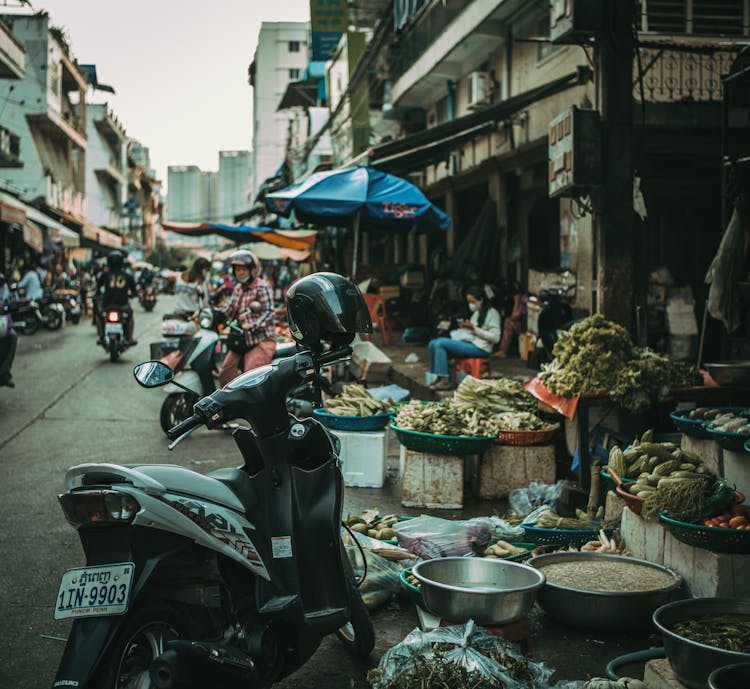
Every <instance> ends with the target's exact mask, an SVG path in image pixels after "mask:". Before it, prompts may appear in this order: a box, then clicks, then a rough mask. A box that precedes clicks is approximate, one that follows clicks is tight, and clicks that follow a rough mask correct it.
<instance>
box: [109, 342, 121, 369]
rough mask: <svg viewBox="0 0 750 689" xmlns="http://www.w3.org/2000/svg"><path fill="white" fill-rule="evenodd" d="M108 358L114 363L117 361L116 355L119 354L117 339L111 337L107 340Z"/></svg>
mask: <svg viewBox="0 0 750 689" xmlns="http://www.w3.org/2000/svg"><path fill="white" fill-rule="evenodd" d="M108 350H109V360H110V361H111V362H112V363H114V362H115V361H117V357H118V356H120V352H119V350H118V348H117V340H116V339H115V338H114V337H113V338H111V339H110V341H109V347H108Z"/></svg>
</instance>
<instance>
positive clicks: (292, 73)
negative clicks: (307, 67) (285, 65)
mask: <svg viewBox="0 0 750 689" xmlns="http://www.w3.org/2000/svg"><path fill="white" fill-rule="evenodd" d="M289 79H290V80H292V81H297V79H299V69H290V70H289Z"/></svg>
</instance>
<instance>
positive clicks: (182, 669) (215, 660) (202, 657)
mask: <svg viewBox="0 0 750 689" xmlns="http://www.w3.org/2000/svg"><path fill="white" fill-rule="evenodd" d="M149 677H150V678H151V683H152V685H153V686H154V687H155V688H156V689H204V688H205V687H207V686H209V685H210V686H217V687H222V689H248V687H253V686H256V684H257V683H258V681H259V679H260V677H259V675H258V671H257V668H256V666H255V663H254V662H253V660H252V658H251V657H250V656H249V655H247V654H245V653H243V652H242V651H240V650H239V649H235V648H231V647H227V646H220V645H218V644H209V643H204V642H200V641H179V640H178V641H170V642H169V643H168V644H167V650H166V651H165V652H164V653H162V654H161V655H160V656H158V657H156V658H154V660H153V661H152V663H151V666H150V667H149Z"/></svg>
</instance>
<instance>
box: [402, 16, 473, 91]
mask: <svg viewBox="0 0 750 689" xmlns="http://www.w3.org/2000/svg"><path fill="white" fill-rule="evenodd" d="M465 9H466V5H465V4H463V5H454V6H449V4H447V3H443V2H435V3H433V4H432V7H428V8H427V9H426V10H425V11H424V14H423V16H422V17H421V18H420V19H418V20H417V22H416V23H415V25H414V26H413V27H411V28H408V29H406V30H405V31H403V32H402V33H401V35H400V40H399V46H398V49H397V50H396V51H395V54H394V60H393V65H392V76H393V79H394V80H396V79H398V78H399V77H401V76H402V75H403V74H405V73H406V71H407V70H408V69H409V67H411V66H412V65H413V64H414V63H415V62H416V61H417V60H418V59H419V58H420V57H421V56H422V55H424V53H425V52H427V49H428V48H429V47H430V46H431V45H432V44H433V43H434V42H435V40H436V39H437V37H438V36H439V35H440V34H441V33H443V31H444V30H445V28H446V27H447V26H448V24H450V23H451V22H452V21H453V20H454V19H455V18H456V17H458V15H459V14H461V12H463V11H464V10H465Z"/></svg>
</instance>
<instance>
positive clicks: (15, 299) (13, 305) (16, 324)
mask: <svg viewBox="0 0 750 689" xmlns="http://www.w3.org/2000/svg"><path fill="white" fill-rule="evenodd" d="M9 287H10V292H11V295H12V300H11V301H10V302H8V313H9V314H10V316H11V318H12V319H13V328H14V330H17V331H18V332H19V333H21V334H22V335H33V334H34V333H36V331H37V330H39V327H40V326H41V325H42V323H43V322H44V318H43V317H42V312H41V311H40V310H39V303H38V302H37V301H36V300H34V299H23V298H21V297H20V296H19V290H18V283H13V284H11V285H10V286H9Z"/></svg>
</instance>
